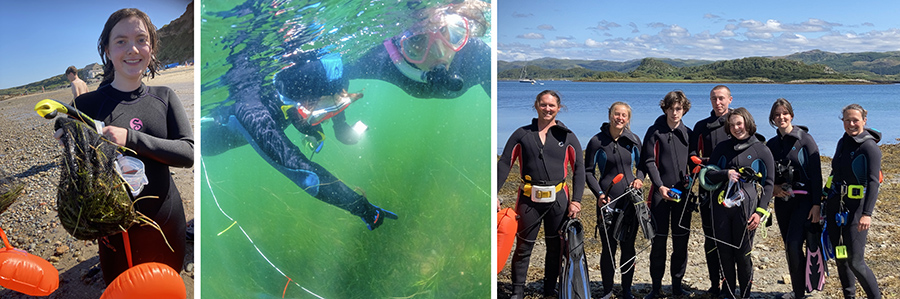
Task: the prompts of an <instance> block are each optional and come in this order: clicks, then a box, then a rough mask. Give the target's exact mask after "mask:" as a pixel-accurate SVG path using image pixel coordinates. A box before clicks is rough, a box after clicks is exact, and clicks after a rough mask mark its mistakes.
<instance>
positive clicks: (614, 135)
mask: <svg viewBox="0 0 900 299" xmlns="http://www.w3.org/2000/svg"><path fill="white" fill-rule="evenodd" d="M630 123H631V106H628V104H626V103H623V102H615V103H613V104H612V106H610V107H609V122H608V123H604V124H603V125H602V126H601V127H600V132H599V133H597V134H596V135H594V137H592V138H591V141H590V142H588V145H587V150H585V157H586V158H585V163H584V166H585V176H586V181H587V184H588V187H589V188H590V189H591V192H593V193H594V196H596V197H597V223H612V224H615V223H617V222H618V221H620V220H619V218H620V217H624V219H622V220H621V221H622V226H623V227H624V229H623V233H622V234H621V236H617V232H616V230H615V225H606V226H605V229H604V230H601V231H600V241H601V242H603V250H602V252H601V253H600V254H601V256H600V274H601V275H602V278H603V294H604V295H603V298H609V297H610V296H611V295H612V289H613V279H614V278H615V273H616V270H615V267H616V265H614V264H613V257H614V256H615V254H616V249H617V248H616V247H621V250H622V253H621V256H620V258H619V263H620V264H619V267H621V269H622V296H623V298H633V297H634V296H633V295H632V294H631V281H632V278H633V277H634V255H635V250H634V241H635V237H636V236H637V231H638V229H639V228H638V219H637V217H636V211H635V208H634V205H633V204H632V202H631V200H630V199H629V198H627V197H622V198H621V199H619V200H617V201H616V202H615V203H613V205H611V207H612V208H613V209H614V211H613V212H611V213H606V214H607V215H608V216H611V217H610V218H611V219H604V217H603V215H604V213H603V212H602V211H601V210H602V206H603V205H606V204H607V203H608V202H609V201H611V200H613V199H615V198H618V197H619V196H621V195H622V194H625V191H626V189H627V187H629V186H631V187H632V188H634V189H637V190H640V189H641V187H643V185H644V182H643V181H642V179H643V178H644V170H643V167H642V166H640V165H639V164H638V161H640V158H639V157H638V156H639V154H640V148H641V140H640V138H638V136H637V134H634V133H632V132H631V129H629V124H630ZM595 168H596V172H595ZM632 168H636V169H637V172H636V173H633V172H632ZM620 173H621V174H624V175H625V176H624V178H623V179H622V181H621V182H619V183H618V184H615V185H613V184H612V181H613V178H615V176H616V175H618V174H620ZM607 190H608V191H609V194H605V192H606V191H607ZM603 221H606V222H603ZM600 227H604V226H603V225H602V224H601V225H600Z"/></svg>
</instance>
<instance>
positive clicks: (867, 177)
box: [825, 129, 881, 299]
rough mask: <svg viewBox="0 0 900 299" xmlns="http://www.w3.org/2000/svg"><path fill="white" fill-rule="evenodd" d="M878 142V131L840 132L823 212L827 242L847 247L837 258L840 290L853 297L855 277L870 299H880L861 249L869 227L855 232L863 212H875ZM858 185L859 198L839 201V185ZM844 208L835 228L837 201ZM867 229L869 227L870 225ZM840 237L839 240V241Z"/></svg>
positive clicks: (878, 158) (878, 159)
mask: <svg viewBox="0 0 900 299" xmlns="http://www.w3.org/2000/svg"><path fill="white" fill-rule="evenodd" d="M879 141H881V132H878V131H875V130H872V129H866V130H865V131H863V132H861V133H859V134H858V135H856V136H850V135H848V134H846V133H844V136H843V137H841V140H839V141H838V145H837V150H836V151H835V153H834V160H832V161H831V169H832V175H833V178H832V185H831V188H832V190H837V191H836V192H831V193H830V194H829V196H828V199H827V202H826V204H825V207H826V208H827V212H826V214H825V219H826V221H828V224H827V225H828V234H829V237H830V238H831V244H833V245H834V246H839V245H842V244H843V245H845V246H847V258H846V259H837V267H838V271H837V272H838V277H840V279H841V286H842V287H843V291H844V298H855V295H856V280H857V279H859V283H860V285H862V288H863V290H864V291H865V292H866V297H868V298H870V299H878V298H881V291H880V290H879V288H878V282H877V281H876V280H875V274H874V273H872V269H869V266H868V265H867V264H866V260H865V257H864V255H865V248H866V238H867V237H868V235H869V230H868V229H867V230H864V231H861V232H860V231H858V229H857V226H858V225H859V219H860V218H861V217H862V216H863V215H868V216H872V214H873V213H874V212H875V200H876V199H877V198H878V187H879V186H880V185H881V183H880V180H879V174H880V172H881V149H879V148H878V142H879ZM850 185H862V186H864V187H865V191H864V194H863V198H862V199H851V198H849V197H846V196H845V197H843V200H841V196H840V193H841V192H840V190H841V189H842V188H841V186H850ZM842 201H843V206H844V208H846V211H847V214H848V218H847V224H846V225H844V226H841V227H838V226H837V224H836V222H835V214H836V213H838V212H839V211H840V208H841V202H842ZM870 229H871V227H870ZM841 237H843V242H841Z"/></svg>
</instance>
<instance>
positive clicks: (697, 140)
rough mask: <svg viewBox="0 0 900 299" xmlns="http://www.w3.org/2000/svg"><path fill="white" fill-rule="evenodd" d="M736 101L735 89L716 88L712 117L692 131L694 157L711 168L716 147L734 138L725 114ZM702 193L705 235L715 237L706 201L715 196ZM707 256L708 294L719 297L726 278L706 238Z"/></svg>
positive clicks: (702, 120) (702, 219) (702, 218)
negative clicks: (733, 91) (710, 158)
mask: <svg viewBox="0 0 900 299" xmlns="http://www.w3.org/2000/svg"><path fill="white" fill-rule="evenodd" d="M732 100H733V98H732V97H731V89H729V88H728V87H727V86H725V85H716V86H715V87H713V88H712V90H711V91H710V92H709V102H710V104H711V106H712V111H710V112H709V117H707V118H704V119H701V120H700V121H698V122H697V123H696V124H694V129H693V130H692V131H691V132H692V134H691V140H690V143H689V144H688V148H689V151H690V153H689V155H690V156H697V157H700V158H701V159H703V163H704V164H708V161H709V155H710V154H712V151H713V149H714V148H715V146H716V145H717V144H719V143H720V142H722V141H725V140H728V138H730V137H729V135H728V133H727V132H726V129H725V122H726V118H725V114H727V113H728V112H729V111H730V109H729V108H728V106H729V105H731V101H732ZM699 192H700V194H699V195H700V220H701V223H702V227H703V234H704V235H706V236H712V235H713V232H712V220H711V219H712V218H711V215H710V210H709V207H710V205H708V204H704V203H706V201H708V200H710V198H711V197H712V194H711V193H710V192H707V191H704V190H702V189H701V190H700V191H699ZM703 252H705V253H706V269H707V271H709V284H710V287H709V290H707V293H709V294H711V295H713V296H718V295H719V291H720V290H721V288H720V285H721V283H722V278H721V277H720V275H719V271H720V267H719V258H718V253H717V252H716V242H715V241H713V240H712V239H710V238H706V239H705V241H704V243H703Z"/></svg>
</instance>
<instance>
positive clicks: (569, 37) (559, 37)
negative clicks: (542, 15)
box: [556, 35, 575, 39]
mask: <svg viewBox="0 0 900 299" xmlns="http://www.w3.org/2000/svg"><path fill="white" fill-rule="evenodd" d="M556 39H575V37H574V36H571V35H569V36H557V37H556Z"/></svg>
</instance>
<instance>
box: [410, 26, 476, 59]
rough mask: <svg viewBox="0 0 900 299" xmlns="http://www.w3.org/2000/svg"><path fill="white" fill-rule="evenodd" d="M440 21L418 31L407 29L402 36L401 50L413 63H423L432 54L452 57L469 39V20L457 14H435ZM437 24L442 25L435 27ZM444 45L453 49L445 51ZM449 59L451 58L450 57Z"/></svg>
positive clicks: (435, 56)
mask: <svg viewBox="0 0 900 299" xmlns="http://www.w3.org/2000/svg"><path fill="white" fill-rule="evenodd" d="M435 17H436V18H440V20H439V21H436V22H435V21H430V20H429V21H430V22H431V23H437V25H435V26H423V28H420V29H419V30H417V31H412V32H410V31H407V32H405V33H404V34H403V35H402V36H401V37H400V52H401V53H403V57H404V58H406V60H407V61H409V62H411V63H423V62H425V60H426V59H427V58H428V57H429V55H432V56H433V57H434V58H439V57H445V56H449V57H450V58H452V55H454V54H455V53H456V52H459V50H461V49H462V47H463V46H465V45H466V42H467V41H468V40H469V21H468V20H466V18H463V17H462V16H460V15H457V14H447V15H441V16H435ZM436 26H440V27H437V28H435V27H436ZM441 47H444V48H446V49H450V50H452V51H444V50H443V49H441ZM448 60H449V59H448Z"/></svg>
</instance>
